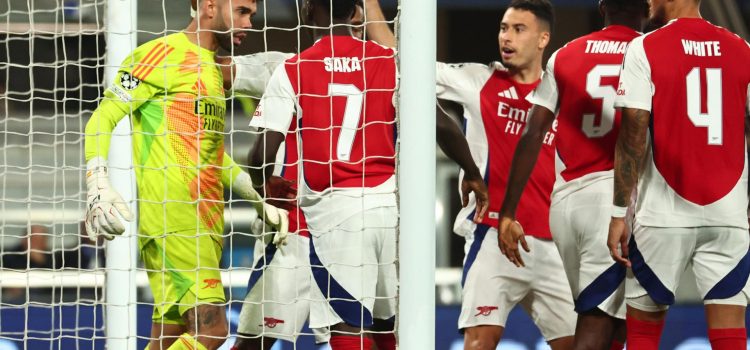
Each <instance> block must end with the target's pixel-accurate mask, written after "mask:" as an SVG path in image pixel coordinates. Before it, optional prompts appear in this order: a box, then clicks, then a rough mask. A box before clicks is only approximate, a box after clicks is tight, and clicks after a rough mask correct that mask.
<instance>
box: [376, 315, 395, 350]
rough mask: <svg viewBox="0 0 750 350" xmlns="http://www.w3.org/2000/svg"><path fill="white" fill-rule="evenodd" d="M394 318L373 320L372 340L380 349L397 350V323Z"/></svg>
mask: <svg viewBox="0 0 750 350" xmlns="http://www.w3.org/2000/svg"><path fill="white" fill-rule="evenodd" d="M394 309H395V308H394ZM394 319H395V317H394ZM394 319H390V320H381V319H377V318H376V319H375V320H373V324H372V341H373V342H374V343H375V346H376V347H377V348H378V350H396V327H395V326H396V325H395V323H394Z"/></svg>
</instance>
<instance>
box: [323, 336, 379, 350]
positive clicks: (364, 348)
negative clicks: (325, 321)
mask: <svg viewBox="0 0 750 350" xmlns="http://www.w3.org/2000/svg"><path fill="white" fill-rule="evenodd" d="M329 344H330V345H331V349H333V350H370V349H371V348H372V339H370V338H369V337H364V336H362V337H361V336H351V335H334V336H331V340H330V342H329Z"/></svg>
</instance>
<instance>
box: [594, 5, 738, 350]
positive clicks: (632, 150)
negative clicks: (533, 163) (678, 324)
mask: <svg viewBox="0 0 750 350" xmlns="http://www.w3.org/2000/svg"><path fill="white" fill-rule="evenodd" d="M699 9H700V1H699V0H652V1H651V16H652V17H653V19H654V20H653V21H652V22H668V23H667V24H666V25H664V26H663V27H662V28H660V29H658V30H655V31H653V32H651V33H649V34H647V35H644V36H642V37H639V38H637V39H635V40H633V42H632V43H631V44H630V46H629V47H628V51H627V53H626V54H625V59H624V61H623V68H622V72H621V74H620V84H619V88H618V91H617V98H616V100H615V106H616V107H622V123H621V127H620V135H619V137H618V140H617V145H616V153H615V186H614V207H613V208H612V220H611V223H610V230H609V242H608V244H609V249H610V252H611V254H612V257H613V258H614V259H615V260H616V261H618V262H621V263H622V264H624V265H627V266H631V267H632V271H633V274H632V276H631V275H629V276H628V277H627V279H626V298H627V300H626V301H627V319H626V322H627V327H628V336H627V342H628V347H629V348H634V349H639V350H655V349H657V348H658V344H659V338H660V337H661V331H662V329H663V326H664V318H665V315H666V311H667V309H668V307H669V305H671V304H672V303H674V293H675V290H676V289H677V285H678V283H679V281H680V277H681V275H682V273H683V271H684V270H685V269H686V268H687V266H688V265H689V264H692V266H693V272H694V273H695V277H696V284H697V287H698V291H699V293H700V294H701V296H702V297H703V300H704V305H705V310H706V319H707V323H708V328H709V329H708V337H709V340H710V341H711V347H712V348H713V349H718V350H725V349H744V348H745V347H746V346H747V343H746V338H747V335H746V331H745V308H746V306H747V291H746V290H745V287H746V283H747V280H748V274H750V255H749V254H748V244H750V237H748V221H747V212H746V210H747V206H748V193H747V190H748V187H747V186H748V183H747V181H748V178H747V171H748V170H747V152H746V144H745V125H746V117H745V116H746V115H747V110H748V86H749V85H750V70H748V69H747V63H746V62H748V60H750V47H748V44H747V43H746V42H745V41H744V40H742V39H741V38H740V37H738V36H737V35H735V34H733V33H731V32H729V31H728V30H726V29H724V28H720V27H717V26H714V25H713V24H711V23H709V22H708V21H706V20H704V19H702V18H701V15H700V11H699ZM636 186H637V200H636V203H635V208H634V209H635V225H634V227H633V229H632V231H633V232H632V235H631V237H630V239H629V240H628V232H627V230H626V224H625V220H624V218H623V217H624V216H625V212H626V210H627V207H628V206H629V205H630V199H631V194H632V193H633V190H634V189H636Z"/></svg>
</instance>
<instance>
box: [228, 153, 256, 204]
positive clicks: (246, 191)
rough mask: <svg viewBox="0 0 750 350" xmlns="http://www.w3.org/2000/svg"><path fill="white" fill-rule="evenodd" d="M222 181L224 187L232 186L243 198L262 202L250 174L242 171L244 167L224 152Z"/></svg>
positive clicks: (233, 190)
mask: <svg viewBox="0 0 750 350" xmlns="http://www.w3.org/2000/svg"><path fill="white" fill-rule="evenodd" d="M221 183H222V184H224V187H226V188H230V189H231V190H232V192H234V193H236V194H238V195H239V196H240V197H241V198H242V199H246V200H250V201H254V202H260V201H262V198H260V194H258V192H257V191H256V190H255V189H254V188H253V181H252V180H251V179H250V175H249V174H248V173H247V172H245V171H242V169H241V168H240V167H239V165H237V163H235V162H234V159H232V157H230V156H229V155H228V154H226V153H224V161H223V163H222V171H221Z"/></svg>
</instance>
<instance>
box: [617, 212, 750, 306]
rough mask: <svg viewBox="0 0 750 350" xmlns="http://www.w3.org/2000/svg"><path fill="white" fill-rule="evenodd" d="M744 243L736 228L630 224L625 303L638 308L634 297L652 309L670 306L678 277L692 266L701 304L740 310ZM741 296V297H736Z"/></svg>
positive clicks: (746, 265) (749, 266) (748, 266)
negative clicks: (629, 267) (629, 271)
mask: <svg viewBox="0 0 750 350" xmlns="http://www.w3.org/2000/svg"><path fill="white" fill-rule="evenodd" d="M749 245H750V237H749V236H748V230H746V229H741V228H736V227H719V226H712V227H670V228H664V227H645V226H639V225H636V226H635V229H634V232H633V237H631V240H630V245H629V247H630V261H631V263H632V266H633V269H632V270H633V273H632V274H629V275H628V278H627V282H626V283H627V286H626V296H627V299H628V305H630V306H632V307H635V308H639V309H643V307H642V306H644V305H642V304H641V303H637V302H636V300H635V299H639V298H642V297H644V296H646V295H648V296H649V297H650V299H651V300H652V301H653V302H654V303H655V304H656V305H661V306H667V305H671V304H673V303H674V293H675V290H676V289H677V287H678V284H679V282H680V277H681V276H682V273H683V272H684V271H685V269H687V266H688V264H689V263H691V262H692V264H693V272H694V273H695V282H696V285H697V287H698V292H699V293H700V295H701V297H702V298H703V300H704V302H705V303H707V304H734V305H742V306H745V305H747V296H748V291H747V289H746V288H747V287H746V285H747V280H748V275H749V274H750V255H749V254H748V246H749ZM741 292H744V293H743V294H744V297H740V298H737V296H738V295H739V296H741V295H740V293H741ZM725 299H726V300H725ZM639 306H641V307H639ZM644 311H653V310H644Z"/></svg>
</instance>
